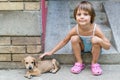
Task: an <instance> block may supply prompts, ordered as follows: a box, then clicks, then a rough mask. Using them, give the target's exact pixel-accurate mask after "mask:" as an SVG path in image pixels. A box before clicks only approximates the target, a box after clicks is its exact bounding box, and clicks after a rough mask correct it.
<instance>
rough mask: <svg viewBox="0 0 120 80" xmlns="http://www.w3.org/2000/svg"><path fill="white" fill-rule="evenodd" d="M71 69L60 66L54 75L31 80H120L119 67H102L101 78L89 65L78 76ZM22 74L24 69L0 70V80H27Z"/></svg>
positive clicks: (69, 66) (47, 74) (45, 74)
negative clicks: (93, 72)
mask: <svg viewBox="0 0 120 80" xmlns="http://www.w3.org/2000/svg"><path fill="white" fill-rule="evenodd" d="M71 67H72V66H71V65H62V67H61V69H60V70H59V71H58V72H57V73H56V74H52V73H44V74H42V75H41V76H39V77H33V78H32V79H31V80H120V65H102V68H103V74H102V75H101V76H93V75H92V74H91V71H90V66H89V65H87V66H86V68H85V70H83V71H82V72H81V73H80V74H72V73H71V72H70V68H71ZM24 74H25V69H14V70H0V80H29V79H27V78H25V77H24Z"/></svg>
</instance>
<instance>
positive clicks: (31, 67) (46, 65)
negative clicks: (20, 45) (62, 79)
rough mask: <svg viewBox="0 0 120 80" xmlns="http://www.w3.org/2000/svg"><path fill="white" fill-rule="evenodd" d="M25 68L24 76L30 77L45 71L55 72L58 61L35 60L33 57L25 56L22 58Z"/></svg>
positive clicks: (58, 66)
mask: <svg viewBox="0 0 120 80" xmlns="http://www.w3.org/2000/svg"><path fill="white" fill-rule="evenodd" d="M23 62H24V64H25V67H26V69H27V72H26V75H25V77H26V78H29V79H30V78H32V76H39V75H41V74H42V73H45V72H51V73H56V72H57V71H58V70H59V68H60V65H59V62H58V61H57V60H56V59H52V60H43V61H36V59H35V58H34V57H31V56H27V57H25V58H24V60H23Z"/></svg>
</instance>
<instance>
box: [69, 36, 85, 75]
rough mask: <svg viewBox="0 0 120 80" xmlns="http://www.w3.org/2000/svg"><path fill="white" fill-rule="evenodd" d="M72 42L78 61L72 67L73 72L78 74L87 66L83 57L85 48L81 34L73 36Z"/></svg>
mask: <svg viewBox="0 0 120 80" xmlns="http://www.w3.org/2000/svg"><path fill="white" fill-rule="evenodd" d="M71 44H72V49H73V52H74V56H75V59H76V63H75V64H74V66H73V67H72V68H71V72H72V73H75V74H78V73H80V72H81V71H82V70H83V69H84V68H85V65H84V64H83V63H82V62H83V61H82V58H81V50H83V46H82V41H81V40H80V38H79V36H73V37H71Z"/></svg>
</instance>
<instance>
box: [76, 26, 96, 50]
mask: <svg viewBox="0 0 120 80" xmlns="http://www.w3.org/2000/svg"><path fill="white" fill-rule="evenodd" d="M95 28H96V24H95V25H94V29H93V34H92V36H94V34H95ZM76 30H77V34H78V35H79V36H80V39H81V40H82V42H83V45H84V52H91V50H92V43H91V38H92V36H81V35H80V33H79V31H78V25H77V29H76Z"/></svg>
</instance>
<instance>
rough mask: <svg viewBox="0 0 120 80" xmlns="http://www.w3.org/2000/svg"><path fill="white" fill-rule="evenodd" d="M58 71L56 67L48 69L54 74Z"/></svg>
mask: <svg viewBox="0 0 120 80" xmlns="http://www.w3.org/2000/svg"><path fill="white" fill-rule="evenodd" d="M57 71H58V69H52V70H50V72H51V73H53V74H55V73H56V72H57Z"/></svg>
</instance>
